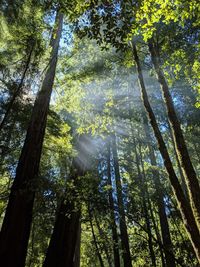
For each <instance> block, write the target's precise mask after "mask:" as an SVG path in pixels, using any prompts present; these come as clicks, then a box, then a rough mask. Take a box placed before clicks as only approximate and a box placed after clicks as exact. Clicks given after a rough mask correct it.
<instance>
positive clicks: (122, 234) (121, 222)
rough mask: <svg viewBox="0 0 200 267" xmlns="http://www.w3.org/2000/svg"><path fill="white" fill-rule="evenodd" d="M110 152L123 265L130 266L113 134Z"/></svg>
mask: <svg viewBox="0 0 200 267" xmlns="http://www.w3.org/2000/svg"><path fill="white" fill-rule="evenodd" d="M112 153H113V161H114V170H115V181H116V188H117V202H118V209H119V226H120V237H121V245H122V256H123V261H124V267H132V263H131V253H130V247H129V238H128V232H127V226H126V216H125V211H124V202H123V195H122V184H121V177H120V170H119V161H118V153H117V144H116V136H115V134H113V135H112Z"/></svg>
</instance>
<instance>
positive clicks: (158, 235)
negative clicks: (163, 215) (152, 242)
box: [149, 199, 168, 267]
mask: <svg viewBox="0 0 200 267" xmlns="http://www.w3.org/2000/svg"><path fill="white" fill-rule="evenodd" d="M149 211H150V216H151V219H152V223H153V227H154V230H155V234H156V239H157V240H158V246H159V250H160V257H161V262H162V267H166V264H165V258H164V253H163V244H162V240H161V236H160V233H159V229H158V226H157V223H156V220H155V216H154V213H153V209H152V205H151V201H150V199H149ZM167 267H168V266H167Z"/></svg>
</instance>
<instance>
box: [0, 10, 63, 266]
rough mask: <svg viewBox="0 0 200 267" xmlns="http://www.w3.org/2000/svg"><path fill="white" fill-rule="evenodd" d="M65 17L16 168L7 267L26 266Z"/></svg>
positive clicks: (1, 255)
mask: <svg viewBox="0 0 200 267" xmlns="http://www.w3.org/2000/svg"><path fill="white" fill-rule="evenodd" d="M62 23H63V15H62V14H58V15H57V22H56V34H55V35H54V36H55V39H54V36H53V37H52V41H51V46H52V52H51V59H50V64H49V68H48V70H47V72H46V75H45V78H44V81H43V83H42V88H41V90H40V92H39V93H38V96H37V99H36V101H35V104H34V108H33V112H32V117H31V121H30V124H29V127H28V130H27V134H26V139H25V142H24V146H23V148H22V152H21V156H20V158H19V162H18V166H17V169H16V177H15V180H14V182H13V186H12V188H11V193H10V197H9V202H8V206H7V209H6V214H5V217H4V221H3V225H2V230H1V234H0V259H1V264H2V265H3V266H4V267H11V266H15V267H24V264H25V258H26V252H27V246H28V239H29V235H30V227H31V222H32V210H33V202H34V198H35V190H36V184H35V182H36V180H37V176H38V169H39V163H40V157H41V151H42V143H43V139H44V134H45V127H46V120H47V113H48V108H49V102H50V96H51V92H52V87H53V82H54V77H55V71H56V63H57V55H58V48H59V41H60V37H61V32H62Z"/></svg>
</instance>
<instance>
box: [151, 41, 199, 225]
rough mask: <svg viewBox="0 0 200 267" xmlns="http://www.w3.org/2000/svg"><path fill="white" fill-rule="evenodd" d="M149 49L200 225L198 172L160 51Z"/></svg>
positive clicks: (152, 47)
mask: <svg viewBox="0 0 200 267" xmlns="http://www.w3.org/2000/svg"><path fill="white" fill-rule="evenodd" d="M148 45H149V51H150V54H151V58H152V62H153V65H154V68H155V71H156V76H157V79H158V82H159V83H160V87H161V90H162V92H163V98H164V101H165V103H166V108H167V114H168V117H169V121H170V124H171V127H172V133H173V136H174V141H175V146H176V150H177V154H178V157H179V160H180V163H181V167H182V168H183V171H184V172H183V173H184V176H185V181H186V184H187V188H188V192H189V196H190V200H191V203H192V208H193V210H194V215H195V218H196V221H197V223H198V225H199V227H200V186H199V182H198V179H197V175H196V172H195V170H194V167H193V165H192V162H191V159H190V156H189V153H188V149H187V146H186V143H185V139H184V136H183V133H182V129H181V125H180V122H179V120H178V117H177V115H176V111H175V108H174V104H173V100H172V97H171V94H170V92H169V87H168V84H167V82H166V80H165V76H164V73H163V71H162V69H161V67H160V64H159V58H158V55H157V54H158V53H157V51H156V49H155V47H154V45H153V43H152V42H149V44H148Z"/></svg>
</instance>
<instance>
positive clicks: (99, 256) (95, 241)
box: [88, 210, 104, 267]
mask: <svg viewBox="0 0 200 267" xmlns="http://www.w3.org/2000/svg"><path fill="white" fill-rule="evenodd" d="M88 213H89V220H90V227H91V230H92V237H93V240H94V245H95V248H96V253H97V256H98V259H99V263H100V266H101V267H104V263H103V259H102V257H101V252H100V251H99V247H98V243H97V239H96V235H95V232H94V227H93V223H92V214H91V211H90V210H88Z"/></svg>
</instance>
